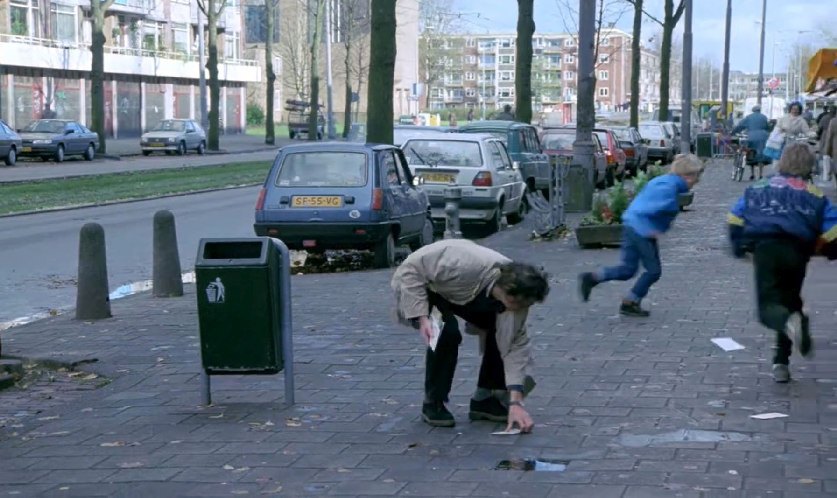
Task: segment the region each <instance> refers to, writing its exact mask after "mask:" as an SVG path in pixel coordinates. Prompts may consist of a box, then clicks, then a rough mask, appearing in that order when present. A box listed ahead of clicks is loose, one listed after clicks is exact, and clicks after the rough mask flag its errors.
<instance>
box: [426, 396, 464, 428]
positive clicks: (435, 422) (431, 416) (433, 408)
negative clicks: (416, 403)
mask: <svg viewBox="0 0 837 498" xmlns="http://www.w3.org/2000/svg"><path fill="white" fill-rule="evenodd" d="M421 418H422V420H424V421H425V422H427V424H429V425H432V426H433V427H453V426H455V425H456V421H455V420H454V419H453V414H451V412H449V411H448V409H447V408H445V404H444V403H442V402H441V401H436V402H432V403H424V404H423V405H421Z"/></svg>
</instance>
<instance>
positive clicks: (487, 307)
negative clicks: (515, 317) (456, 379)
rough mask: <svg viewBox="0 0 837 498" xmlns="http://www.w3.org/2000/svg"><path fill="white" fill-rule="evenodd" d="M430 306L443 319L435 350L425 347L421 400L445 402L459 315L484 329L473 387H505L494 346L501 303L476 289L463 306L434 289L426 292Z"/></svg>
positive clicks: (455, 351) (455, 354) (456, 352)
mask: <svg viewBox="0 0 837 498" xmlns="http://www.w3.org/2000/svg"><path fill="white" fill-rule="evenodd" d="M428 299H429V301H430V306H431V308H437V309H438V310H439V311H440V312H441V313H442V319H443V320H444V322H445V325H444V328H443V329H442V334H441V335H440V336H439V342H438V343H437V344H436V351H433V350H431V349H430V348H429V347H428V348H427V356H426V360H425V374H424V393H425V401H426V402H429V401H443V402H447V401H448V395H449V394H450V390H451V385H452V384H453V375H454V372H455V371H456V363H457V360H458V358H459V344H460V343H461V342H462V334H461V333H460V331H459V323H458V321H457V320H456V317H457V316H459V317H461V318H462V319H464V320H465V321H467V322H469V323H472V324H474V325H475V326H477V327H479V328H480V329H482V330H485V331H486V341H485V351H484V352H483V356H482V364H481V365H480V373H479V379H478V381H477V387H482V388H486V389H492V390H493V389H498V390H500V389H505V388H506V375H505V370H504V368H503V359H502V358H501V357H500V350H499V349H498V348H497V338H496V336H495V335H496V331H497V328H496V321H497V314H498V313H502V312H503V311H505V307H504V306H503V304H502V303H501V302H500V301H498V300H496V299H494V298H493V297H489V296H488V295H487V294H486V291H485V290H482V291H480V292H479V294H478V295H477V297H476V298H474V300H473V301H471V302H469V303H467V304H465V305H457V304H453V303H451V302H449V301H446V300H445V299H443V298H442V297H441V296H439V295H438V294H436V293H434V292H428Z"/></svg>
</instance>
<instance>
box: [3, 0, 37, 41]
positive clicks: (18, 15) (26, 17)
mask: <svg viewBox="0 0 837 498" xmlns="http://www.w3.org/2000/svg"><path fill="white" fill-rule="evenodd" d="M9 18H10V24H11V31H12V34H13V35H15V36H34V37H39V36H41V24H40V18H41V16H40V14H39V12H38V0H11V2H10V3H9Z"/></svg>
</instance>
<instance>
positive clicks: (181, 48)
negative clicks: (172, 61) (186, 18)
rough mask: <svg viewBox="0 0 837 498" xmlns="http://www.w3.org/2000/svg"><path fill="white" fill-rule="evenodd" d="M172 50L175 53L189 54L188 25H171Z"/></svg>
mask: <svg viewBox="0 0 837 498" xmlns="http://www.w3.org/2000/svg"><path fill="white" fill-rule="evenodd" d="M171 35H172V36H171V38H172V49H173V50H174V51H175V52H179V53H181V54H186V53H188V52H189V41H188V40H189V39H188V37H187V35H186V25H185V24H180V23H173V24H172V25H171Z"/></svg>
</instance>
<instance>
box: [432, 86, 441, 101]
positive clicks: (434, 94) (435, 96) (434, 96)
mask: <svg viewBox="0 0 837 498" xmlns="http://www.w3.org/2000/svg"><path fill="white" fill-rule="evenodd" d="M443 95H444V91H443V90H442V89H441V88H431V89H430V98H432V99H440V98H442V96H443Z"/></svg>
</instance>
